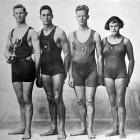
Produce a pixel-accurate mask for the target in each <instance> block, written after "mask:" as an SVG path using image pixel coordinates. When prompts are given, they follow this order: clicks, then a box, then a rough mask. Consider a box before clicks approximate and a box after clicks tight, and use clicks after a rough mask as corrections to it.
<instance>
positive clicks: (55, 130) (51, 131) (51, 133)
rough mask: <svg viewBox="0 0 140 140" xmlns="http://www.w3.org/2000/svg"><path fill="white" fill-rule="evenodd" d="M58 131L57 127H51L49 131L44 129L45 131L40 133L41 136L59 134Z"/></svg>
mask: <svg viewBox="0 0 140 140" xmlns="http://www.w3.org/2000/svg"><path fill="white" fill-rule="evenodd" d="M57 134H58V131H57V129H50V130H48V131H44V132H43V133H41V134H40V136H51V135H57Z"/></svg>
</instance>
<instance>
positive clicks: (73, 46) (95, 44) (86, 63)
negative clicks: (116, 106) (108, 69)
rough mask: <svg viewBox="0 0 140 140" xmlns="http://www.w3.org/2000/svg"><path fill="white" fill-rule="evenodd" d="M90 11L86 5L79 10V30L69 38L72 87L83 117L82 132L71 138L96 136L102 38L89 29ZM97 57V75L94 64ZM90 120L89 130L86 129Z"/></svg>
mask: <svg viewBox="0 0 140 140" xmlns="http://www.w3.org/2000/svg"><path fill="white" fill-rule="evenodd" d="M88 12H89V8H88V7H87V6H86V5H80V6H77V7H76V19H77V21H78V24H79V28H78V30H76V31H74V32H72V33H71V34H70V35H69V39H68V40H69V45H70V50H71V65H70V71H69V86H70V87H73V88H74V91H75V94H76V98H77V103H78V105H79V111H80V117H81V130H80V131H79V132H76V133H74V134H71V135H72V136H76V135H86V134H87V135H88V138H90V139H93V138H95V136H94V134H93V120H94V114H95V105H94V100H95V92H96V87H97V85H98V74H99V77H100V78H99V79H100V80H101V81H102V79H103V75H102V74H103V72H102V65H103V64H102V55H101V50H102V47H101V38H100V35H99V34H98V33H97V32H96V31H94V30H92V29H90V28H89V27H88V25H87V20H88V18H89V15H88ZM95 50H96V54H97V62H98V72H97V66H96V60H95ZM86 117H88V127H86Z"/></svg>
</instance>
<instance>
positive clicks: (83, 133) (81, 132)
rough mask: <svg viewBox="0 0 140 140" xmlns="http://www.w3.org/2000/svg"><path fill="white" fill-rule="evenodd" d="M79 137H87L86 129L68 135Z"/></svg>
mask: <svg viewBox="0 0 140 140" xmlns="http://www.w3.org/2000/svg"><path fill="white" fill-rule="evenodd" d="M79 135H87V130H86V129H84V130H82V129H81V130H79V131H77V132H75V133H72V134H70V136H79Z"/></svg>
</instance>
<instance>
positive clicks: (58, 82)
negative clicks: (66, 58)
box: [52, 74, 66, 139]
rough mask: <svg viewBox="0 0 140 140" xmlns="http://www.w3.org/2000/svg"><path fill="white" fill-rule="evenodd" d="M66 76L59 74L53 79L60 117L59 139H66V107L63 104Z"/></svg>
mask: <svg viewBox="0 0 140 140" xmlns="http://www.w3.org/2000/svg"><path fill="white" fill-rule="evenodd" d="M64 78H65V76H64V74H57V75H55V76H53V77H52V81H53V91H54V96H55V102H56V105H57V115H58V121H59V122H58V139H65V138H66V133H65V115H66V110H65V105H64V102H63V96H62V92H63V84H64Z"/></svg>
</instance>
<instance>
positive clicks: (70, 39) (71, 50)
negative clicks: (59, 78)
mask: <svg viewBox="0 0 140 140" xmlns="http://www.w3.org/2000/svg"><path fill="white" fill-rule="evenodd" d="M72 42H73V34H72V33H71V34H70V35H69V37H68V43H69V47H70V56H71V59H70V68H69V83H68V84H69V86H70V87H72V88H73V87H74V81H73V77H72V53H73V43H72Z"/></svg>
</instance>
